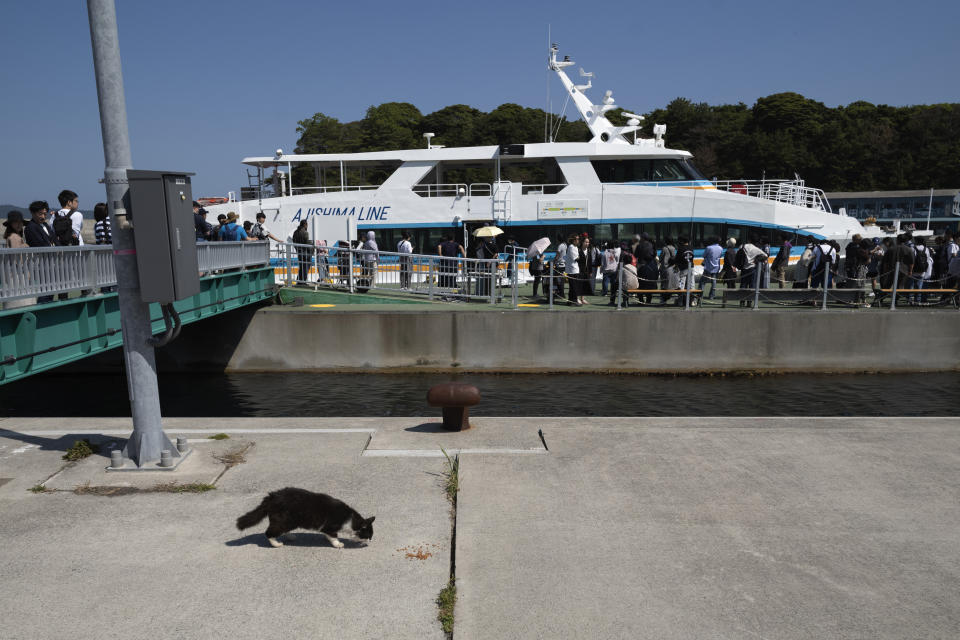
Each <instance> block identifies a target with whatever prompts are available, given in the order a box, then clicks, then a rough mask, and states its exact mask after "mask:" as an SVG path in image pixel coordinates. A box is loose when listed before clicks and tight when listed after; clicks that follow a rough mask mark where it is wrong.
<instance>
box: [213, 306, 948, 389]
mask: <svg viewBox="0 0 960 640" xmlns="http://www.w3.org/2000/svg"><path fill="white" fill-rule="evenodd" d="M958 355H960V314H958V313H956V312H950V311H942V310H939V311H919V310H909V311H903V312H894V313H888V312H883V311H827V312H816V311H809V312H808V311H757V312H753V311H743V312H736V311H730V310H727V311H707V310H698V311H695V312H681V311H678V310H652V309H644V310H642V311H639V312H634V311H630V312H621V313H616V312H612V311H611V312H609V313H571V312H564V311H557V312H555V313H545V312H536V313H531V312H513V311H507V312H494V311H470V310H462V311H459V310H458V311H442V312H438V311H422V310H421V311H409V312H408V311H369V312H365V311H334V310H330V311H325V312H316V311H306V310H304V311H299V310H293V309H289V308H265V309H261V310H259V311H257V312H256V313H255V314H254V315H253V317H252V318H250V321H249V324H248V325H247V326H246V329H245V331H244V332H243V335H242V338H241V339H240V340H239V342H238V343H237V346H236V348H235V349H234V350H233V352H232V354H231V355H230V357H229V361H228V363H227V370H228V371H234V372H244V371H309V370H321V371H331V370H344V371H347V370H352V371H357V370H364V371H386V370H397V369H406V370H424V371H428V370H458V371H502V372H506V371H515V372H523V371H530V372H534V371H565V372H589V371H594V372H595V371H624V372H626V371H633V372H678V373H693V372H724V371H725V372H731V371H769V372H775V371H776V372H781V371H782V372H787V371H819V372H858V371H918V370H939V371H953V370H960V364H958V362H960V360H958Z"/></svg>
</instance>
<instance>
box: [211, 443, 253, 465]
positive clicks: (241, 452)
mask: <svg viewBox="0 0 960 640" xmlns="http://www.w3.org/2000/svg"><path fill="white" fill-rule="evenodd" d="M252 446H253V443H252V442H248V443H247V444H246V445H244V446H242V447H237V448H235V449H231V450H230V451H227V452H225V453H212V454H210V455H212V456H213V457H214V459H215V460H217V461H218V462H220V463H221V464H225V465H227V468H228V469H229V468H230V467H235V466H237V465H238V464H242V463H244V462H246V461H247V458H246V455H245V454H246V453H247V451H249V450H250V447H252Z"/></svg>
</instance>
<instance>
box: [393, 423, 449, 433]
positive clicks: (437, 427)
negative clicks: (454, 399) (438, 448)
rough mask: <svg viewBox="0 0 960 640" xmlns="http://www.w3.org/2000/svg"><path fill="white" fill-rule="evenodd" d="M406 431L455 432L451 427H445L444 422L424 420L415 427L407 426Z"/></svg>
mask: <svg viewBox="0 0 960 640" xmlns="http://www.w3.org/2000/svg"><path fill="white" fill-rule="evenodd" d="M404 431H412V432H414V433H454V432H453V431H450V430H449V429H445V428H444V427H443V423H442V422H424V423H423V424H418V425H417V426H415V427H407V428H406V429H404Z"/></svg>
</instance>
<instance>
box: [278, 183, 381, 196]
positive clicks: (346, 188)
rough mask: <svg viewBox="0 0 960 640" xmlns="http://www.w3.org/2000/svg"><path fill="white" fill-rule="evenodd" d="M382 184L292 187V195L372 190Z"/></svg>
mask: <svg viewBox="0 0 960 640" xmlns="http://www.w3.org/2000/svg"><path fill="white" fill-rule="evenodd" d="M380 186H381V185H379V184H345V185H343V186H340V185H332V186H325V187H293V189H291V192H292V195H295V196H300V195H305V194H310V193H340V192H343V191H372V190H375V189H379V188H380Z"/></svg>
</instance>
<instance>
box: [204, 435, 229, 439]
mask: <svg viewBox="0 0 960 640" xmlns="http://www.w3.org/2000/svg"><path fill="white" fill-rule="evenodd" d="M207 439H208V440H229V439H230V436H228V435H227V434H225V433H215V434H213V435H212V436H207Z"/></svg>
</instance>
